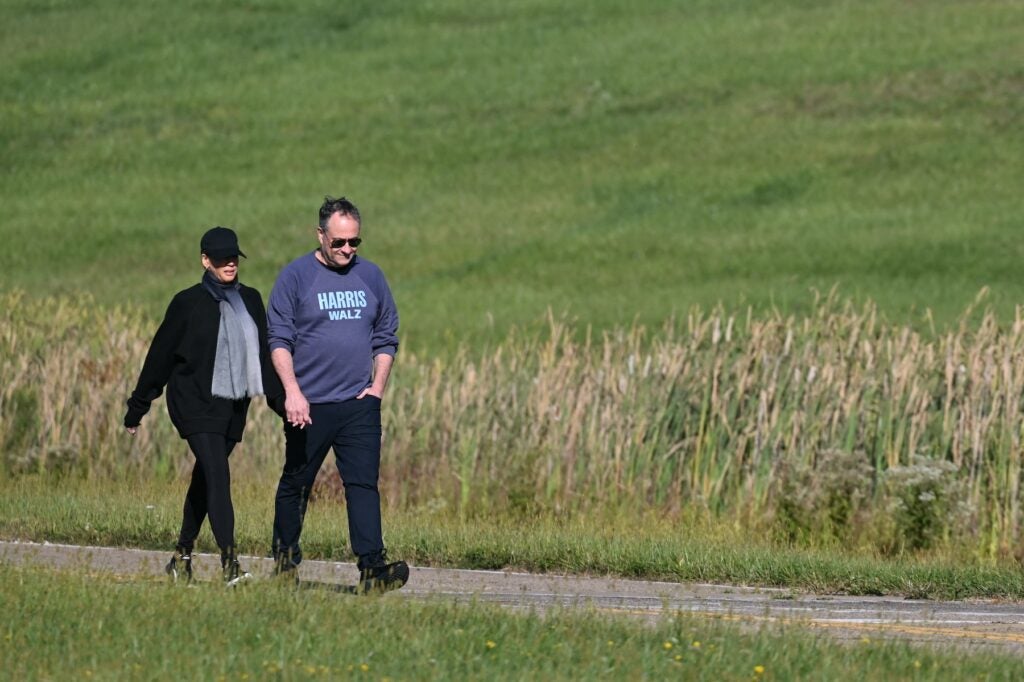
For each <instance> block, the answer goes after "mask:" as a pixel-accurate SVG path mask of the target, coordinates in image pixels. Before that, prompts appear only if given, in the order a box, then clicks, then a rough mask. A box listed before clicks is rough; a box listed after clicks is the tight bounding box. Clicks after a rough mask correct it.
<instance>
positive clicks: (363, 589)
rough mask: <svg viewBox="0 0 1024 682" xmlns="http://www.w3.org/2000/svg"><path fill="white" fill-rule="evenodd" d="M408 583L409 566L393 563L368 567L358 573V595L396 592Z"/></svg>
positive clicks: (400, 562) (397, 562)
mask: <svg viewBox="0 0 1024 682" xmlns="http://www.w3.org/2000/svg"><path fill="white" fill-rule="evenodd" d="M407 582H409V564H407V563H405V562H404V561H394V562H392V563H390V564H381V565H379V566H368V567H366V568H364V569H362V570H361V571H359V585H357V586H356V591H357V592H358V593H359V594H381V593H384V592H390V591H391V590H397V589H398V588H400V587H401V586H402V585H404V584H406V583H407Z"/></svg>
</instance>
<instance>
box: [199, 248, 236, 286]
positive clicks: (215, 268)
mask: <svg viewBox="0 0 1024 682" xmlns="http://www.w3.org/2000/svg"><path fill="white" fill-rule="evenodd" d="M203 267H204V268H206V269H207V270H209V271H210V272H211V273H212V274H213V276H214V277H216V278H217V281H218V282H223V283H225V284H227V283H228V282H234V281H235V278H236V277H238V255H237V254H236V255H234V256H227V257H226V258H210V257H209V256H207V255H206V254H205V253H204V254H203Z"/></svg>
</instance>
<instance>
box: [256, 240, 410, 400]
mask: <svg viewBox="0 0 1024 682" xmlns="http://www.w3.org/2000/svg"><path fill="white" fill-rule="evenodd" d="M267 341H268V343H269V345H270V350H271V352H273V351H274V350H276V349H278V348H284V349H285V350H287V351H288V352H290V353H291V354H292V362H293V364H294V366H295V378H296V379H297V380H298V382H299V388H300V389H301V390H302V393H303V395H305V396H306V400H308V401H309V402H311V403H334V402H341V401H343V400H349V399H351V398H355V397H356V396H357V395H358V394H359V393H360V392H361V391H362V390H363V389H364V388H366V387H368V386H369V385H370V384H371V383H372V382H373V358H374V357H375V356H376V355H379V354H380V353H384V354H386V355H391V356H394V354H395V352H396V351H397V350H398V310H397V308H396V307H395V300H394V299H393V298H392V296H391V289H390V288H389V287H388V283H387V280H386V279H384V273H383V272H381V269H380V268H379V267H377V266H376V265H375V264H373V263H371V262H370V261H368V260H366V259H365V258H360V257H358V256H356V257H355V258H354V259H353V261H352V262H351V263H350V264H349V265H347V266H346V267H344V268H342V269H335V268H331V267H328V266H326V265H324V264H323V263H321V262H320V261H319V260H317V258H316V252H315V251H314V252H311V253H308V254H306V255H304V256H301V257H300V258H297V259H295V260H293V261H292V262H291V263H289V264H288V265H286V266H285V267H284V269H283V270H281V273H280V274H279V275H278V276H277V281H276V282H275V283H274V288H273V290H272V291H271V292H270V300H269V301H268V306H267Z"/></svg>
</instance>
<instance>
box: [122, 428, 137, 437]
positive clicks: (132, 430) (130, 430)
mask: <svg viewBox="0 0 1024 682" xmlns="http://www.w3.org/2000/svg"><path fill="white" fill-rule="evenodd" d="M124 430H125V431H127V432H128V435H129V436H134V435H135V434H136V433H138V431H139V427H138V426H126V427H124Z"/></svg>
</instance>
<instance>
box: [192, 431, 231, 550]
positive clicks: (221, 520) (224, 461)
mask: <svg viewBox="0 0 1024 682" xmlns="http://www.w3.org/2000/svg"><path fill="white" fill-rule="evenodd" d="M235 445H237V441H233V440H231V439H230V438H228V437H227V436H225V435H223V434H220V433H194V434H192V435H191V436H188V446H189V447H190V448H191V449H192V453H193V454H194V455H195V456H196V463H195V466H194V467H193V468H192V482H191V483H189V486H188V492H187V493H186V494H185V508H184V510H183V511H182V518H181V533H180V534H179V535H178V546H179V547H180V548H181V549H183V550H186V551H188V552H191V551H192V548H193V547H194V546H195V542H196V538H197V537H198V536H199V529H200V528H202V526H203V520H204V519H205V518H206V517H207V515H209V517H210V528H211V529H213V538H214V539H215V540H216V541H217V546H218V547H220V549H221V552H222V553H223V552H228V551H231V550H233V549H234V546H235V508H234V505H232V503H231V468H230V466H229V465H228V457H229V456H230V455H231V451H232V450H233V449H234V448H235Z"/></svg>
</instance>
